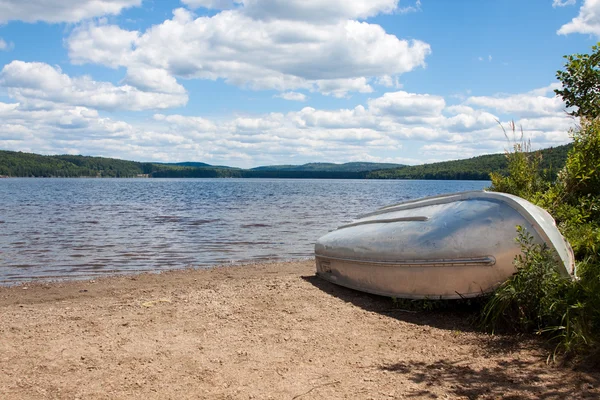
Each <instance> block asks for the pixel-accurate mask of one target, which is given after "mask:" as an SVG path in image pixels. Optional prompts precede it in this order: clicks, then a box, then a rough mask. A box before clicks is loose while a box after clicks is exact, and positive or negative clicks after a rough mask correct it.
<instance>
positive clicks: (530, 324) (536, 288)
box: [483, 226, 571, 332]
mask: <svg viewBox="0 0 600 400" xmlns="http://www.w3.org/2000/svg"><path fill="white" fill-rule="evenodd" d="M517 232H518V239H517V240H518V242H519V243H520V244H521V252H522V254H520V255H519V256H517V258H516V259H515V267H516V269H517V272H516V273H515V274H514V276H513V277H512V278H511V279H509V280H508V281H506V282H504V283H503V284H502V285H500V287H499V288H498V289H496V291H495V292H494V294H493V295H492V297H491V298H490V300H489V302H488V303H487V304H486V305H485V307H484V309H483V324H484V326H486V327H487V328H489V329H491V330H492V331H494V330H496V329H497V328H501V329H502V328H504V329H506V328H509V329H511V330H515V331H525V332H529V331H539V330H541V329H544V328H546V327H549V326H556V325H558V324H560V322H561V313H563V312H564V309H565V308H566V303H565V301H564V298H565V294H566V292H567V291H568V290H569V287H570V284H571V279H569V278H565V277H563V276H561V275H560V274H559V273H558V270H557V268H556V263H557V261H556V259H555V258H554V254H553V253H552V252H550V250H548V248H547V247H546V246H543V245H540V244H539V243H534V242H533V236H531V234H530V233H528V232H527V231H525V230H524V229H523V228H522V227H520V226H519V227H517Z"/></svg>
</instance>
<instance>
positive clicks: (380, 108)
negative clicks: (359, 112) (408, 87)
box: [369, 91, 446, 117]
mask: <svg viewBox="0 0 600 400" xmlns="http://www.w3.org/2000/svg"><path fill="white" fill-rule="evenodd" d="M445 106H446V102H445V100H444V98H443V97H441V96H433V95H429V94H416V93H407V92H404V91H399V92H392V93H385V94H384V95H383V96H382V97H379V98H377V99H374V100H369V109H370V110H372V112H373V113H374V114H375V115H378V114H379V115H381V114H387V115H393V116H399V117H408V116H417V117H423V116H435V115H439V114H441V112H442V110H443V109H444V107H445Z"/></svg>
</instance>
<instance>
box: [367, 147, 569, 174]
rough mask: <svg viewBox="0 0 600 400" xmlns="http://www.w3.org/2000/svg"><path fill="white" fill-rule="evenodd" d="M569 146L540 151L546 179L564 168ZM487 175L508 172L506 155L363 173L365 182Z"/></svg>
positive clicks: (490, 155)
mask: <svg viewBox="0 0 600 400" xmlns="http://www.w3.org/2000/svg"><path fill="white" fill-rule="evenodd" d="M571 147H572V146H571V145H570V144H567V145H563V146H557V147H550V148H547V149H543V150H540V153H541V155H542V162H541V165H540V167H541V168H542V170H544V171H545V173H546V175H547V176H548V177H549V178H553V177H554V176H555V175H556V173H557V172H558V171H559V170H560V169H561V168H562V167H563V165H565V161H566V159H567V153H568V152H569V149H570V148H571ZM490 172H498V173H501V174H507V173H508V162H507V159H506V155H505V154H486V155H483V156H478V157H473V158H469V159H465V160H454V161H444V162H438V163H432V164H423V165H415V166H409V167H402V168H397V169H386V170H379V171H372V172H369V173H367V174H366V176H365V178H368V179H464V180H488V179H490Z"/></svg>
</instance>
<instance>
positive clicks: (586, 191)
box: [482, 118, 600, 358]
mask: <svg viewBox="0 0 600 400" xmlns="http://www.w3.org/2000/svg"><path fill="white" fill-rule="evenodd" d="M571 134H572V137H573V146H572V148H571V150H570V151H569V154H568V157H567V160H566V163H565V166H564V168H563V169H562V170H561V171H560V172H559V173H558V176H557V178H556V180H555V181H548V180H547V179H544V176H543V175H542V173H541V172H540V169H539V168H535V163H536V162H537V161H536V160H535V159H531V158H529V157H528V153H527V147H524V146H523V145H519V146H515V147H514V152H513V153H511V154H509V155H508V160H509V161H508V162H509V170H510V175H509V176H507V177H499V176H494V175H493V176H492V187H491V189H492V190H501V191H504V192H508V193H512V194H516V195H518V196H521V197H524V198H526V199H527V200H529V201H531V202H533V203H536V204H538V205H540V206H541V207H544V208H546V209H547V210H548V211H549V212H550V214H551V215H552V216H553V217H554V218H555V220H556V222H557V225H558V227H559V229H560V230H561V232H562V233H563V235H564V236H565V237H566V238H567V240H568V241H569V243H570V244H571V245H572V247H573V250H574V254H575V259H576V267H577V278H576V279H573V280H569V279H564V278H562V277H561V276H560V275H559V274H558V273H557V272H556V262H557V261H556V260H555V259H554V257H553V256H552V254H551V253H550V252H549V251H548V249H545V248H543V247H541V246H540V245H537V244H533V243H532V242H531V237H530V236H528V235H527V234H526V233H525V232H523V231H522V230H520V231H519V240H520V242H521V245H522V250H523V254H522V255H521V256H519V257H518V258H517V259H516V260H515V265H516V267H517V272H516V273H515V274H514V275H513V276H512V277H511V278H510V279H509V280H508V281H507V282H505V283H504V284H502V285H501V286H500V287H499V288H498V290H497V291H496V292H495V293H494V295H493V296H492V297H491V299H490V301H489V302H488V304H487V305H486V306H485V308H484V312H483V314H482V318H483V321H484V325H485V326H487V327H488V328H490V329H492V330H494V329H496V328H501V329H507V328H510V329H515V330H518V331H525V332H538V333H540V334H543V335H545V336H547V337H548V338H549V339H550V340H552V341H553V342H554V343H555V344H556V350H557V352H561V353H564V354H567V355H581V356H584V357H585V356H588V358H589V357H594V356H596V355H599V354H600V209H599V208H600V119H598V118H583V119H582V126H581V128H580V129H578V130H576V131H573V132H571Z"/></svg>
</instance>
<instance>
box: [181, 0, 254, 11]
mask: <svg viewBox="0 0 600 400" xmlns="http://www.w3.org/2000/svg"><path fill="white" fill-rule="evenodd" d="M181 2H182V3H183V4H185V5H186V6H188V7H190V8H200V7H203V8H209V9H213V10H227V9H230V8H233V7H235V5H236V4H240V3H242V1H241V0H239V1H236V0H181Z"/></svg>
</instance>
